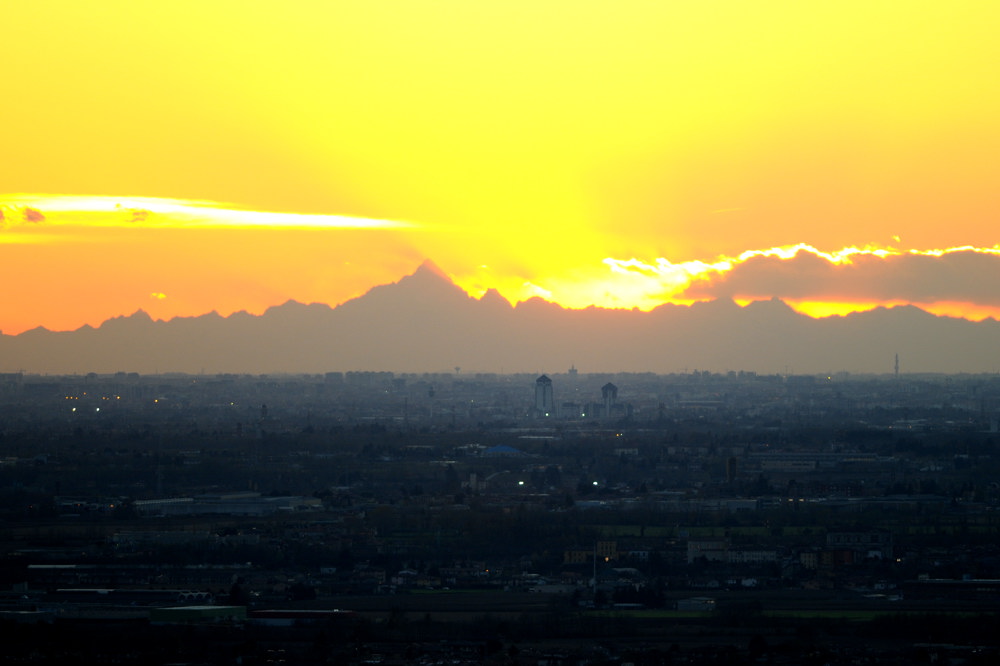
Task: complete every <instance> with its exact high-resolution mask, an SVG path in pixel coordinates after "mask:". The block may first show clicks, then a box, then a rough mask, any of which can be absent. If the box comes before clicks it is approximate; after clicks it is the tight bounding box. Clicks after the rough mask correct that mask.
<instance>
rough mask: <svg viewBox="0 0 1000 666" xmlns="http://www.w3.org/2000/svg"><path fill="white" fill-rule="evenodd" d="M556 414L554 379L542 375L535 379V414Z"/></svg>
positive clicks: (543, 415) (538, 415)
mask: <svg viewBox="0 0 1000 666" xmlns="http://www.w3.org/2000/svg"><path fill="white" fill-rule="evenodd" d="M555 415H556V402H555V398H554V397H553V395H552V380H551V379H549V378H548V377H547V376H546V375H542V376H541V377H539V378H538V379H536V380H535V416H536V417H542V418H544V417H546V416H555Z"/></svg>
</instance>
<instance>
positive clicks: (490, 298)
mask: <svg viewBox="0 0 1000 666" xmlns="http://www.w3.org/2000/svg"><path fill="white" fill-rule="evenodd" d="M479 302H480V303H483V304H484V305H495V306H500V305H502V306H503V307H505V308H513V307H514V306H512V305H511V304H510V301H508V300H507V299H506V298H504V297H503V294H501V293H500V292H499V291H497V290H496V289H494V288H493V287H490V288H489V289H487V290H486V293H484V294H483V295H482V296H480V297H479Z"/></svg>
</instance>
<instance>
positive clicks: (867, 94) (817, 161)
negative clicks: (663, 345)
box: [0, 0, 1000, 335]
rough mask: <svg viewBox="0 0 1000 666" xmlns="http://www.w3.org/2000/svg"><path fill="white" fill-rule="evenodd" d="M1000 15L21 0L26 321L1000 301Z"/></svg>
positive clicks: (8, 185) (16, 254) (17, 87)
mask: <svg viewBox="0 0 1000 666" xmlns="http://www.w3.org/2000/svg"><path fill="white" fill-rule="evenodd" d="M998 11H1000V10H998V9H997V8H996V6H995V5H994V4H993V3H986V2H982V3H981V2H963V3H959V4H957V5H948V6H944V5H937V4H926V3H924V4H918V5H911V6H908V7H907V8H906V11H900V6H899V3H898V2H841V3H837V4H836V5H816V4H802V3H792V2H757V3H752V4H751V3H745V2H736V1H731V2H727V1H716V2H704V3H648V2H621V3H615V4H614V5H613V6H612V5H610V4H608V5H604V4H603V3H584V4H580V3H578V2H573V3H570V2H545V3H537V2H504V3H494V2H477V3H468V2H459V1H445V2H407V3H393V4H391V5H389V4H386V3H370V2H337V3H329V2H306V1H303V2H294V3H289V4H284V5H279V4H277V3H269V2H254V3H246V2H222V1H220V2H212V3H208V4H206V3H200V2H185V1H181V2H172V3H154V4H152V5H149V4H135V3H126V2H107V1H98V2H91V3H86V4H80V3H77V2H59V1H58V0H51V1H43V2H32V3H28V2H18V3H14V4H13V5H12V6H10V7H7V8H6V9H5V16H6V18H7V23H8V24H9V25H16V26H17V29H16V30H11V31H9V34H7V35H6V36H5V38H4V40H3V44H0V57H2V59H3V61H4V62H6V63H8V65H9V66H8V67H7V68H6V70H5V71H6V75H7V80H6V83H7V87H8V90H10V91H14V92H13V94H14V98H12V99H11V100H10V101H9V102H8V103H7V104H5V105H4V107H3V111H0V118H2V119H3V122H2V123H0V140H2V143H3V145H4V147H5V154H6V155H8V159H5V160H3V162H2V164H0V188H2V189H0V213H2V218H0V253H2V261H0V278H2V279H3V280H4V282H5V283H7V284H17V285H18V288H17V289H14V290H8V291H7V293H5V296H4V303H3V309H2V311H0V330H2V331H3V332H4V333H5V334H7V335H15V334H18V333H21V332H23V331H26V330H29V329H32V328H35V327H37V326H44V327H46V328H49V329H51V330H73V329H76V328H78V327H80V326H81V325H83V324H89V325H91V326H97V325H99V324H100V323H101V322H103V321H105V320H107V319H110V318H112V317H116V316H121V315H128V314H131V313H133V312H135V311H136V310H139V309H142V310H144V311H145V312H148V313H149V314H150V315H151V316H152V317H153V318H154V319H170V318H172V317H176V316H197V315H202V314H206V313H209V312H212V311H215V312H218V313H219V314H221V315H224V316H225V315H229V314H231V313H233V312H238V311H242V310H246V311H248V312H250V313H253V314H261V313H262V312H264V310H266V309H267V308H268V307H272V306H276V305H281V304H282V303H285V302H286V301H288V300H295V301H298V302H302V303H314V302H315V303H323V304H327V305H331V306H334V305H337V304H339V303H342V302H344V301H346V300H348V299H350V298H352V297H357V296H360V295H361V294H363V293H365V292H366V291H367V290H369V289H370V288H372V287H374V286H376V285H380V284H386V283H390V282H395V281H397V280H399V279H400V278H401V277H403V276H405V275H408V274H410V273H412V272H413V270H414V268H415V267H416V266H417V265H419V264H420V263H421V262H423V261H424V260H425V259H430V260H432V261H433V262H434V263H435V264H437V265H438V266H439V267H440V268H441V269H442V271H443V272H444V273H446V274H447V275H448V276H450V278H451V279H453V280H454V281H455V283H456V284H458V285H459V286H460V287H462V288H463V289H464V290H466V291H467V292H468V293H469V294H470V295H472V296H473V297H477V298H478V297H480V296H481V295H482V294H483V293H484V292H485V291H486V290H487V289H490V288H495V289H497V290H498V291H499V293H500V294H501V295H503V296H504V297H505V298H506V299H507V300H509V301H510V302H512V303H517V302H519V301H523V300H525V299H528V298H531V297H535V296H538V297H542V298H544V299H546V300H549V301H551V302H554V303H558V304H560V305H563V306H565V307H571V308H581V307H587V306H590V305H597V306H601V307H612V308H633V307H639V308H641V309H643V310H649V309H651V308H654V307H656V306H658V305H660V304H662V303H665V302H671V303H680V304H689V303H691V302H693V301H696V300H706V299H712V298H717V297H728V298H733V299H736V301H737V302H739V303H741V304H745V303H747V302H749V301H752V300H767V299H769V298H772V297H778V298H781V299H783V300H784V301H786V302H787V303H789V304H790V305H791V306H792V307H794V308H795V309H796V310H798V311H800V312H804V313H807V314H810V315H814V316H822V315H830V314H845V313H848V312H851V311H857V310H866V309H870V308H873V307H875V306H878V305H899V304H916V305H918V306H920V307H921V308H923V309H925V310H927V311H929V312H932V313H935V314H947V315H952V316H959V317H964V318H968V319H974V320H980V319H982V318H984V317H988V316H994V315H995V314H996V313H997V312H998V311H1000V310H998V303H997V296H996V293H997V292H996V289H994V288H992V287H993V285H995V284H996V281H997V276H998V272H1000V271H998V265H1000V257H998V250H997V238H996V237H995V233H994V231H993V230H994V228H995V225H994V224H992V222H993V219H992V218H993V216H994V214H995V208H996V172H997V164H996V159H997V158H996V156H997V155H998V154H1000V150H998V148H1000V127H998V124H997V121H996V119H997V118H998V117H1000V108H998V107H1000V94H998V93H997V88H996V86H995V85H994V75H995V72H994V67H993V65H992V63H994V62H996V61H997V60H998V59H1000V52H998V51H1000V45H998V43H997V40H996V39H994V36H993V34H992V27H993V26H994V25H996V21H997V18H998V16H997V12H998Z"/></svg>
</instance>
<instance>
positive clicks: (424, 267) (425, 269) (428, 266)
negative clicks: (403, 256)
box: [410, 259, 452, 283]
mask: <svg viewBox="0 0 1000 666" xmlns="http://www.w3.org/2000/svg"><path fill="white" fill-rule="evenodd" d="M418 276H420V277H431V276H433V277H436V278H439V279H441V280H444V281H445V282H448V283H451V282H452V279H451V278H450V277H448V274H447V273H445V272H444V271H443V270H441V267H440V266H438V265H437V264H435V263H434V262H433V261H431V260H430V259H424V263H422V264H420V266H418V267H417V270H415V271H414V272H413V275H411V276H410V277H418Z"/></svg>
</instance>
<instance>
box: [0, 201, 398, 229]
mask: <svg viewBox="0 0 1000 666" xmlns="http://www.w3.org/2000/svg"><path fill="white" fill-rule="evenodd" d="M0 207H3V208H4V209H6V211H7V212H8V213H9V212H10V211H21V214H20V216H19V218H20V219H15V218H14V217H13V216H10V215H9V214H8V215H7V217H6V220H7V222H8V226H9V227H13V226H14V225H16V224H18V223H20V222H32V223H39V222H43V221H44V222H46V223H47V224H50V225H53V226H94V227H125V226H127V227H137V226H138V227H147V228H190V229H224V228H234V229H251V228H253V229H268V228H273V229H401V228H407V227H412V226H414V225H413V224H412V223H408V222H402V221H397V220H381V219H375V218H367V217H355V216H351V215H325V214H313V213H290V212H271V211H257V210H248V209H246V208H244V207H240V206H237V205H233V204H225V203H220V202H216V201H201V200H189V199H162V198H152V197H105V196H71V195H51V194H7V195H2V194H0Z"/></svg>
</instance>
